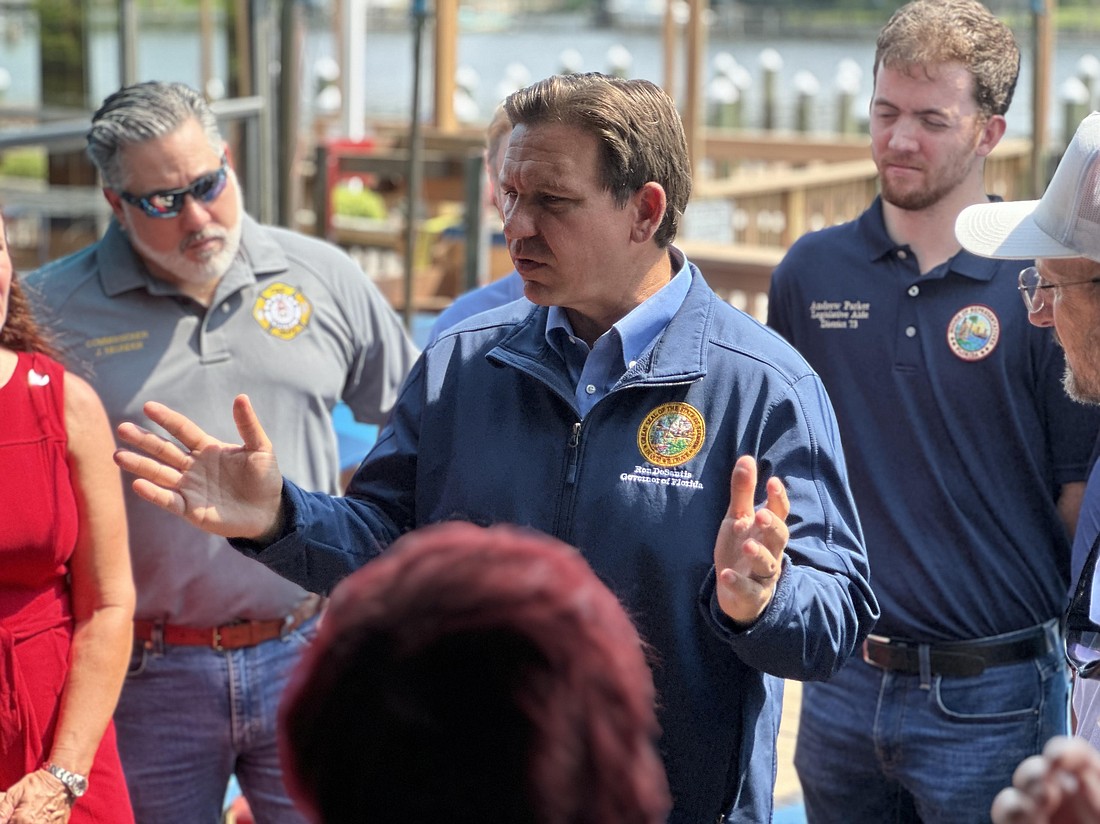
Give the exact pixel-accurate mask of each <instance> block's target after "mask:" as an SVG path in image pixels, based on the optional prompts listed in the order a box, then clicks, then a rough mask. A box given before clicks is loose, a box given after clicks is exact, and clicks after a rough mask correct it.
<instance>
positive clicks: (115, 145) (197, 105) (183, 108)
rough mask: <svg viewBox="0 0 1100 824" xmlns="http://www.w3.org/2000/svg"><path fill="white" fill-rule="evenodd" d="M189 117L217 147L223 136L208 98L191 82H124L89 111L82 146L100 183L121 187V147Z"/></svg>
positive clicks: (168, 130) (153, 137)
mask: <svg viewBox="0 0 1100 824" xmlns="http://www.w3.org/2000/svg"><path fill="white" fill-rule="evenodd" d="M189 119H194V120H197V121H198V122H199V125H200V126H202V130H203V132H204V133H205V134H206V139H207V140H208V141H209V142H210V146H211V147H212V148H213V149H214V150H215V151H217V152H221V150H222V145H223V143H224V141H223V139H222V136H221V132H220V131H219V130H218V121H217V118H215V117H214V112H213V111H211V109H210V106H209V105H208V104H207V102H206V99H205V98H204V97H203V96H202V95H201V94H199V92H197V91H195V90H194V89H193V88H191V87H190V86H187V85H185V84H183V83H165V82H162V81H159V80H150V81H147V82H144V83H135V84H134V85H132V86H123V87H122V88H121V89H119V90H118V91H117V92H114V93H113V94H111V95H110V96H108V97H107V99H106V100H104V101H103V105H101V106H100V107H99V110H98V111H97V112H96V113H95V114H94V115H92V128H91V129H90V130H89V131H88V146H87V149H86V151H87V153H88V157H89V158H90V159H91V161H92V163H94V164H95V167H96V168H97V169H98V170H99V174H100V175H101V176H102V178H103V185H104V186H106V187H107V188H109V189H117V188H119V187H121V186H122V176H123V175H122V169H121V166H120V163H119V154H120V152H121V150H122V149H124V148H126V147H127V146H133V145H135V144H139V143H145V142H146V141H149V140H156V139H158V138H161V137H164V136H165V135H168V134H171V133H172V132H174V131H176V129H178V128H179V127H180V126H182V125H183V124H184V123H185V122H187V121H188V120H189Z"/></svg>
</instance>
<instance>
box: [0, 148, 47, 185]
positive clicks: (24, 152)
mask: <svg viewBox="0 0 1100 824" xmlns="http://www.w3.org/2000/svg"><path fill="white" fill-rule="evenodd" d="M0 176H6V177H30V178H35V179H37V180H45V178H46V152H45V150H44V149H41V148H38V147H35V146H28V147H26V148H22V149H10V150H8V151H6V152H4V153H3V154H0Z"/></svg>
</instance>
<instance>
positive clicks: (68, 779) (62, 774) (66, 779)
mask: <svg viewBox="0 0 1100 824" xmlns="http://www.w3.org/2000/svg"><path fill="white" fill-rule="evenodd" d="M42 769H44V770H45V771H46V772H48V773H49V774H50V775H52V776H53V777H54V778H56V779H57V780H58V781H60V782H61V783H62V784H64V785H65V789H66V790H68V791H69V796H70V797H71V798H72V799H73V801H75V800H76V799H78V798H80V796H82V795H84V793H86V792H88V778H87V776H83V775H78V774H77V773H74V772H70V771H69V770H67V769H65V768H64V767H59V766H57V765H56V764H47V765H46V766H45V767H43V768H42Z"/></svg>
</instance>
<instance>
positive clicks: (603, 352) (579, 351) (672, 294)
mask: <svg viewBox="0 0 1100 824" xmlns="http://www.w3.org/2000/svg"><path fill="white" fill-rule="evenodd" d="M669 253H670V254H671V256H672V263H673V265H674V266H675V265H676V264H677V263H679V269H678V270H677V272H676V274H675V275H674V276H673V277H672V279H671V280H670V281H669V282H668V283H666V284H665V285H664V286H662V287H661V288H660V289H659V290H657V292H655V293H654V294H652V295H650V296H649V297H648V298H646V299H645V300H644V301H643V302H642V303H640V304H639V305H637V306H635V307H634V308H633V309H632V310H631V311H630V312H629V313H628V314H627V315H626V316H625V317H622V318H620V319H619V320H618V321H616V323H615V324H614V325H613V326H612V327H611V328H610V329H608V330H607V331H606V332H604V333H603V334H602V335H600V337H599V338H597V340H596V345H595V346H593V347H592V348H591V349H589V348H588V344H587V343H585V342H584V341H583V340H581V339H580V338H578V337H577V336H576V335H574V334H573V325H572V324H571V323H570V322H569V316H568V315H567V314H566V313H565V310H564V309H563V308H562V307H560V306H551V307H550V310H549V312H548V314H547V317H546V342H547V343H549V344H550V346H551V347H552V348H553V350H554V351H555V352H557V353H558V354H559V355H560V356H561V358H562V360H563V361H565V366H566V369H568V370H569V378H570V380H571V381H573V384H574V386H575V389H574V392H573V397H574V398H575V399H576V402H577V408H578V409H579V410H580V413H581V417H582V418H583V417H585V416H586V415H587V414H588V412H589V410H591V409H592V407H593V406H595V404H596V402H597V401H598V400H600V398H602V397H604V396H605V395H607V393H608V392H610V391H611V390H612V389H613V388H614V387H615V384H617V383H618V382H619V381H620V380H621V379H622V377H623V375H624V374H625V373H626V372H627V370H629V369H631V368H633V367H634V365H635V363H637V361H638V360H640V359H641V357H642V356H643V355H644V354H646V353H647V352H648V351H649V350H650V349H652V348H653V345H654V344H655V343H656V342H657V339H658V338H659V337H660V336H661V333H662V332H663V331H664V329H665V327H666V326H668V322H669V321H670V320H672V316H673V315H675V314H676V312H677V311H678V310H679V309H680V306H681V305H682V304H683V302H684V298H685V297H687V293H688V287H690V286H691V272H690V271H689V269H688V265H687V259H686V258H685V257H684V255H683V253H681V252H680V251H679V250H677V249H673V248H672V247H669Z"/></svg>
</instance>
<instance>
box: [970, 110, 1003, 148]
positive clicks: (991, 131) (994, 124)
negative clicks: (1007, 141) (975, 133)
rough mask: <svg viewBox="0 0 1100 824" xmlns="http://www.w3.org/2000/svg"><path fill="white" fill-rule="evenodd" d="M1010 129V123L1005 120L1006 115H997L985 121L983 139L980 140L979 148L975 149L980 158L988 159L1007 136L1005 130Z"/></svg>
mask: <svg viewBox="0 0 1100 824" xmlns="http://www.w3.org/2000/svg"><path fill="white" fill-rule="evenodd" d="M1007 128H1008V122H1007V121H1006V120H1005V118H1004V115H1002V114H995V115H992V116H991V117H990V118H989V119H988V120H986V121H985V125H984V126H982V133H981V137H980V138H979V139H978V146H977V148H976V149H975V153H976V154H977V155H978V157H986V156H987V155H988V154H989V153H990V152H992V151H993V149H994V148H995V147H996V146H997V144H998V143H1000V142H1001V138H1002V137H1004V136H1005V130H1006V129H1007Z"/></svg>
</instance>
